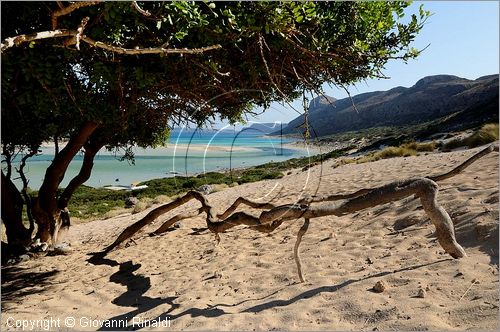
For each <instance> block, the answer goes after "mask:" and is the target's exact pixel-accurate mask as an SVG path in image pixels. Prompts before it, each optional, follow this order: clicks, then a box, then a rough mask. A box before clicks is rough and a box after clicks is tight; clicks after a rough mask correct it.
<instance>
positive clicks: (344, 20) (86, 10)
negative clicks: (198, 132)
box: [1, 1, 429, 228]
mask: <svg viewBox="0 0 500 332" xmlns="http://www.w3.org/2000/svg"><path fill="white" fill-rule="evenodd" d="M408 6H409V3H408V2H294V1H286V2H207V1H204V2H187V1H174V2H153V1H148V2H139V3H138V2H101V1H92V2H73V3H70V2H4V3H2V36H3V37H4V40H3V42H2V47H1V49H2V147H3V151H2V154H3V156H4V160H6V161H7V164H9V166H10V162H9V161H10V158H11V156H12V155H14V154H16V153H18V152H21V154H23V155H26V154H28V153H30V152H31V153H36V151H38V149H39V148H40V146H41V144H42V143H43V142H46V141H56V142H58V141H59V140H60V139H65V140H68V141H69V143H68V144H67V145H66V147H65V148H63V149H62V150H61V152H60V153H61V156H60V157H58V156H57V155H56V156H55V158H54V161H53V163H52V165H51V166H50V167H49V169H48V170H47V175H46V178H45V182H44V184H43V185H42V188H41V190H40V196H43V197H39V198H40V204H41V207H40V208H41V210H43V211H45V212H44V213H45V214H46V215H48V216H49V219H50V218H52V217H50V216H53V215H55V214H57V213H56V212H57V211H59V210H61V209H64V208H65V207H66V206H65V204H67V201H68V200H69V198H70V197H71V193H72V192H71V191H69V192H67V194H66V198H67V199H66V200H65V202H66V203H65V204H62V203H61V201H60V204H58V205H57V204H53V203H50V204H49V201H50V200H54V199H57V197H55V196H56V191H55V190H54V188H56V189H57V187H58V186H59V184H60V182H61V181H62V178H63V177H64V174H65V170H66V167H67V164H68V163H69V161H68V160H71V159H72V157H73V156H74V154H76V153H77V151H79V150H80V149H84V150H85V155H86V157H88V162H87V164H85V162H84V165H87V166H84V167H90V169H84V167H82V172H81V174H80V177H78V178H76V180H75V179H74V180H75V181H74V185H75V186H78V185H80V184H81V183H83V182H84V181H85V180H86V179H88V176H90V173H89V172H90V170H91V168H92V160H93V156H94V155H95V153H96V152H97V151H98V150H99V149H100V148H101V147H103V146H107V147H108V148H110V149H113V148H128V147H130V146H132V145H139V146H143V147H147V146H155V145H158V144H162V143H163V142H165V138H166V136H167V135H168V132H169V128H170V127H171V126H173V125H175V124H176V123H178V122H186V121H191V122H194V123H196V124H202V123H204V122H206V121H210V119H214V118H215V117H220V118H222V119H228V120H230V121H233V122H234V121H238V120H240V119H241V117H242V116H243V115H244V114H245V113H248V112H252V109H253V107H255V106H262V107H264V108H266V107H268V106H269V105H270V103H271V102H273V101H282V100H288V101H290V100H293V99H295V98H297V97H298V96H299V95H300V94H301V93H302V92H303V91H305V90H309V91H321V86H322V84H324V83H325V82H330V83H332V84H337V85H345V84H350V83H353V82H356V81H359V80H361V79H365V78H370V77H383V72H382V71H383V68H384V65H385V64H386V63H387V61H389V60H390V59H402V60H407V59H410V58H414V57H416V56H417V55H418V53H419V52H418V51H417V50H415V49H413V48H411V43H412V41H413V40H414V38H415V36H416V34H417V33H418V32H419V31H420V29H421V28H422V26H423V23H424V22H425V19H426V17H427V16H428V15H429V13H428V12H425V11H424V10H423V9H421V11H420V15H418V16H417V15H412V17H411V18H409V19H405V18H404V11H405V8H407V7H408ZM77 138H78V139H77ZM75 151H76V152H75ZM8 175H9V176H8V177H7V178H9V177H10V173H8ZM82 181H83V182H82ZM48 182H51V184H50V185H49V184H48ZM70 186H71V185H70ZM42 189H43V190H42ZM47 196H48V197H47ZM54 197H55V198H54ZM2 204H3V203H2ZM56 205H57V206H56ZM55 206H56V207H55ZM54 209H56V210H54ZM52 210H54V211H52ZM38 218H40V217H38ZM2 219H5V218H4V216H2ZM35 219H37V217H36V216H35ZM4 222H5V220H4ZM39 228H40V227H39Z"/></svg>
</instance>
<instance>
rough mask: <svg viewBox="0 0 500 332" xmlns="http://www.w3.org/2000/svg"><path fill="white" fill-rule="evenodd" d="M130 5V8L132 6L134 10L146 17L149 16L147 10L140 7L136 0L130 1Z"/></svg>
mask: <svg viewBox="0 0 500 332" xmlns="http://www.w3.org/2000/svg"><path fill="white" fill-rule="evenodd" d="M130 5H131V6H132V8H134V9H135V10H137V11H138V12H139V13H140V14H141V15H144V16H146V17H149V16H151V13H150V12H149V11H147V10H144V9H142V8H141V7H140V6H139V4H138V3H137V1H132V3H131V4H130Z"/></svg>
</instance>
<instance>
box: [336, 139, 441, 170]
mask: <svg viewBox="0 0 500 332" xmlns="http://www.w3.org/2000/svg"><path fill="white" fill-rule="evenodd" d="M436 147H437V144H436V142H434V141H433V142H429V143H417V142H410V143H406V144H402V145H401V146H398V147H395V146H389V147H386V148H385V149H383V150H381V151H376V152H371V153H368V154H366V155H363V156H360V157H356V158H342V159H340V160H339V162H337V163H336V164H334V167H338V166H341V165H345V164H352V163H357V164H362V163H368V162H372V161H377V160H381V159H388V158H395V157H410V156H416V155H417V154H418V153H419V152H432V151H434V150H435V149H436Z"/></svg>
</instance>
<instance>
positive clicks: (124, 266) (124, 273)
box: [88, 253, 452, 330]
mask: <svg viewBox="0 0 500 332" xmlns="http://www.w3.org/2000/svg"><path fill="white" fill-rule="evenodd" d="M88 261H89V262H90V263H92V264H94V265H108V266H119V270H118V271H117V272H116V273H114V274H113V275H111V276H110V281H111V282H114V283H117V284H120V285H124V286H126V287H127V291H126V292H125V293H123V294H121V295H120V296H118V297H117V298H115V299H114V300H113V303H114V304H116V305H119V306H123V307H136V309H135V310H132V311H130V312H127V313H125V314H122V315H118V316H115V317H111V318H109V319H108V321H110V322H111V324H113V323H114V326H119V325H118V323H119V321H122V322H123V321H124V320H127V321H129V322H132V321H133V318H134V317H137V316H138V315H140V314H141V313H145V312H147V311H149V310H151V309H153V308H155V307H157V306H159V305H162V304H169V305H170V306H171V307H170V309H169V310H167V311H166V312H164V313H162V314H161V315H159V316H157V317H155V318H153V319H151V320H148V321H144V322H141V323H140V324H129V325H128V326H127V328H122V329H132V330H137V329H141V328H144V327H148V326H151V324H152V323H154V322H160V321H166V320H170V321H175V319H177V318H179V317H182V316H186V315H189V316H190V317H192V318H195V317H207V318H215V317H220V316H222V315H228V314H232V313H228V312H226V311H224V310H222V309H220V308H218V307H233V308H236V307H238V306H240V305H242V304H243V303H246V302H249V301H262V300H264V299H266V298H268V297H271V296H273V295H276V294H278V293H279V292H280V291H281V290H282V289H283V288H281V289H280V290H277V291H274V292H273V293H271V294H269V295H266V296H264V297H261V298H256V299H249V300H245V301H241V302H238V303H234V304H224V303H219V304H215V305H211V306H209V307H206V308H188V309H186V310H184V311H182V312H180V313H176V314H172V312H173V311H174V310H176V309H179V308H180V305H179V304H176V303H174V302H175V300H176V299H177V297H167V298H159V297H156V298H151V297H148V296H144V294H145V293H146V292H147V291H148V289H150V288H151V281H150V279H149V278H148V277H145V276H142V275H136V274H134V272H135V271H137V270H138V269H139V268H140V266H141V265H140V264H133V263H132V262H131V261H127V262H124V263H118V262H116V261H114V260H111V259H107V258H104V257H103V254H102V253H97V254H93V256H92V257H91V258H90V259H89V260H88ZM447 261H452V259H451V258H446V259H441V260H438V261H435V262H431V263H426V264H419V265H413V266H409V267H405V268H401V269H398V270H393V271H384V272H379V273H376V274H373V275H370V276H367V277H364V278H360V279H349V280H346V281H344V282H342V283H340V284H337V285H332V286H322V287H317V288H313V289H310V290H307V291H305V292H302V293H300V294H298V295H296V296H294V297H292V298H290V299H286V300H272V301H268V302H265V303H262V304H258V305H255V306H253V307H249V308H247V309H244V310H242V311H240V313H258V312H261V311H264V310H268V309H271V308H275V307H283V306H288V305H290V304H293V303H295V302H298V301H301V300H305V299H308V298H312V297H314V296H317V295H319V294H322V293H334V292H336V291H338V290H339V289H342V288H344V287H346V286H349V285H351V284H354V283H358V282H361V281H364V280H368V279H371V278H379V277H382V276H385V275H389V274H393V273H398V272H404V271H411V270H416V269H419V268H422V267H426V266H430V265H434V264H439V263H442V262H447ZM117 329H119V328H117V327H113V328H110V330H117ZM101 330H107V328H104V327H103V328H101Z"/></svg>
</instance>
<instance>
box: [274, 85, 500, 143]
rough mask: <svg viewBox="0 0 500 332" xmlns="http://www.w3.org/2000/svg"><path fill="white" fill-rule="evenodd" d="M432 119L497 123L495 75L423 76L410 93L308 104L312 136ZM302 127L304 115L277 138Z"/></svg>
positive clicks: (401, 90) (451, 124)
mask: <svg viewBox="0 0 500 332" xmlns="http://www.w3.org/2000/svg"><path fill="white" fill-rule="evenodd" d="M352 102H354V104H355V105H356V109H357V110H358V112H356V110H355V109H354V108H353V106H352ZM436 120H441V121H437V122H438V123H442V124H443V125H444V124H446V128H449V129H452V128H453V129H457V130H462V129H468V128H470V127H472V126H477V125H480V124H482V123H484V122H487V121H498V75H489V76H483V77H480V78H478V79H476V80H468V79H465V78H460V77H457V76H452V75H436V76H428V77H424V78H422V79H421V80H419V81H418V82H417V83H416V84H415V85H414V86H412V87H410V88H405V87H396V88H393V89H391V90H388V91H375V92H369V93H363V94H359V95H357V96H354V97H353V98H352V101H351V100H350V99H349V98H344V99H339V100H336V99H335V98H332V97H329V96H324V97H316V98H314V99H313V100H312V101H311V103H310V105H309V125H310V128H311V135H312V136H313V137H322V136H327V135H332V134H338V133H343V132H348V131H355V130H361V129H367V128H374V127H399V126H408V125H417V124H422V123H425V122H430V121H436ZM303 122H304V116H302V115H301V116H299V117H297V118H295V119H294V120H292V121H290V123H289V124H288V126H287V127H285V128H283V134H300V133H301V131H302V130H303V129H301V128H300V126H301V124H303ZM440 126H441V125H440ZM467 127H468V128H467ZM274 134H278V132H274Z"/></svg>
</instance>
